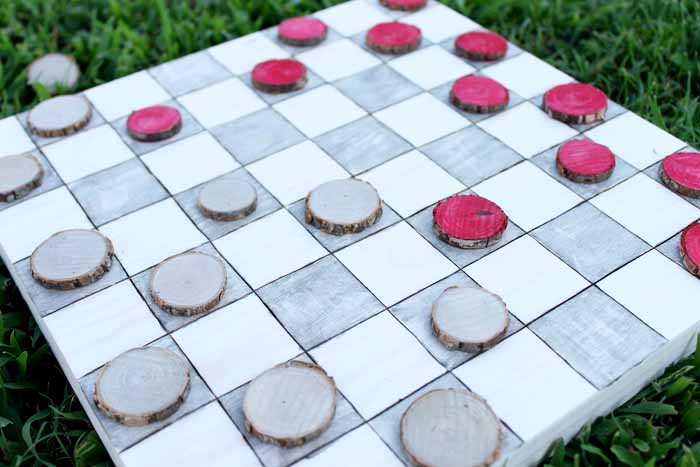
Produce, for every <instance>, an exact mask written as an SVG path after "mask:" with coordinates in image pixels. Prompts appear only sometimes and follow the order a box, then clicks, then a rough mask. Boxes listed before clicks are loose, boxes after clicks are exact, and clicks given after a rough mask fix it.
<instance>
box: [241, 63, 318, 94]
mask: <svg viewBox="0 0 700 467" xmlns="http://www.w3.org/2000/svg"><path fill="white" fill-rule="evenodd" d="M251 80H252V82H253V86H254V87H255V88H256V89H259V90H261V91H263V92H267V93H270V94H282V93H286V92H294V91H298V90H300V89H303V88H304V86H306V83H307V82H308V80H309V79H308V77H307V73H306V66H305V65H304V64H303V63H301V62H299V61H297V60H292V59H287V58H285V59H281V60H267V61H265V62H262V63H258V64H257V65H256V66H255V68H253V73H252V75H251Z"/></svg>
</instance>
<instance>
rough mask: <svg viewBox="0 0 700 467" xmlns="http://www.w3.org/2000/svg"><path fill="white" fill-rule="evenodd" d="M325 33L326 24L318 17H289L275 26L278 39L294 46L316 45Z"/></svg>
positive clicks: (324, 36)
mask: <svg viewBox="0 0 700 467" xmlns="http://www.w3.org/2000/svg"><path fill="white" fill-rule="evenodd" d="M327 35H328V26H326V24H325V23H324V22H323V21H321V20H320V19H317V18H312V17H310V16H303V17H297V18H289V19H287V20H284V21H282V22H281V23H280V25H279V27H278V28H277V36H278V38H279V40H280V41H281V42H283V43H285V44H287V45H291V46H295V47H310V46H314V45H318V44H320V43H321V42H323V41H324V40H326V36H327Z"/></svg>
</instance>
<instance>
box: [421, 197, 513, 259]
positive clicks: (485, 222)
mask: <svg viewBox="0 0 700 467" xmlns="http://www.w3.org/2000/svg"><path fill="white" fill-rule="evenodd" d="M507 227H508V216H506V214H505V213H504V212H503V210H502V209H501V208H500V207H499V206H498V205H497V204H496V203H494V202H492V201H489V200H488V199H486V198H482V197H481V196H477V195H455V196H451V197H449V198H447V199H444V200H442V201H440V202H438V203H437V205H436V206H435V208H433V229H434V230H435V234H436V235H437V236H438V238H439V239H440V240H442V241H443V242H446V243H448V244H450V245H452V246H456V247H458V248H463V249H475V248H486V247H488V246H490V245H493V244H494V243H496V242H498V241H499V240H500V239H501V237H502V236H503V232H505V230H506V228H507Z"/></svg>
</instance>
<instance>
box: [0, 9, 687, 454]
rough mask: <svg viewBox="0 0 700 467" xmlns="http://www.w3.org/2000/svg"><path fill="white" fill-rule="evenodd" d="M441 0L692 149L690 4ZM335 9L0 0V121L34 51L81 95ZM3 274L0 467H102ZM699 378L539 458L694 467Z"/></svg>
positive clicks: (683, 376) (24, 91)
mask: <svg viewBox="0 0 700 467" xmlns="http://www.w3.org/2000/svg"><path fill="white" fill-rule="evenodd" d="M441 1H442V2H443V3H445V4H447V5H449V6H451V7H453V8H455V9H457V10H458V11H460V12H462V13H464V14H466V15H468V16H470V17H471V18H472V19H474V20H475V21H477V22H479V23H481V24H482V25H484V26H486V27H488V28H490V29H493V30H495V31H497V32H499V33H501V34H503V35H505V36H507V37H508V38H509V39H510V40H511V41H512V42H514V43H516V44H518V45H519V46H521V47H523V48H525V49H526V50H529V51H530V52H532V53H534V54H535V55H537V56H539V57H541V58H543V59H545V60H547V61H548V62H549V63H551V64H552V65H554V66H556V67H558V68H560V69H562V70H563V71H565V72H566V73H568V74H570V75H572V76H574V77H576V78H577V79H579V80H581V81H585V82H590V83H592V84H595V85H596V86H598V87H600V88H601V89H603V90H604V91H605V92H607V93H608V95H609V96H610V98H611V99H613V100H615V101H617V102H618V103H620V104H622V105H623V106H625V107H626V108H628V109H630V110H632V111H634V112H636V113H638V114H640V115H642V116H643V117H645V118H647V119H648V120H650V121H652V122H653V123H654V124H655V125H657V126H659V127H661V128H664V129H666V130H668V131H670V132H671V133H673V134H674V135H676V136H678V137H679V138H681V139H683V140H685V141H687V142H688V143H689V144H690V145H691V146H694V147H698V146H699V145H700V109H699V101H698V96H699V95H700V92H699V91H700V2H697V1H694V0H688V1H679V0H441ZM340 2H341V0H296V1H294V0H169V1H166V0H0V117H5V116H9V115H13V114H15V113H18V112H21V111H23V110H26V109H28V108H31V107H32V106H33V105H34V104H36V103H37V102H38V101H39V100H41V99H43V98H46V94H45V92H43V90H41V89H32V88H29V87H27V86H26V72H25V70H26V67H27V65H28V64H29V63H30V62H31V61H32V60H33V59H34V58H36V57H38V56H40V55H42V54H44V53H47V52H53V51H60V52H65V53H69V54H72V55H73V56H75V58H76V59H77V61H78V63H79V64H80V67H81V69H82V70H83V76H82V77H81V80H80V83H79V87H80V89H84V88H89V87H92V86H95V85H97V84H100V83H105V82H108V81H112V80H114V79H116V78H118V77H120V76H124V75H127V74H130V73H133V72H135V71H138V70H141V69H144V68H147V67H150V66H153V65H156V64H158V63H162V62H164V61H167V60H170V59H173V58H176V57H179V56H181V55H185V54H188V53H191V52H194V51H198V50H201V49H204V48H206V47H208V46H211V45H214V44H217V43H220V42H223V41H225V40H228V39H231V38H234V37H237V36H241V35H244V34H248V33H250V32H253V31H256V30H258V29H261V28H266V27H269V26H273V25H275V24H277V23H279V22H280V21H281V20H282V19H284V18H287V17H290V16H296V15H301V14H305V13H309V12H313V11H316V10H318V9H321V8H324V7H327V6H330V5H332V4H336V3H340ZM640 137H643V135H640ZM0 144H2V142H1V141H0ZM8 277H9V275H8V273H7V271H6V270H5V269H4V268H1V267H0V466H14V467H19V466H33V465H37V466H39V465H41V466H52V465H56V466H80V467H83V466H109V465H111V462H110V461H109V459H108V457H107V455H106V453H105V452H104V450H103V449H102V447H101V444H100V442H99V440H98V439H97V436H96V435H95V433H94V431H92V428H91V426H90V424H89V422H88V421H87V417H86V416H85V414H84V413H83V411H82V409H81V407H80V404H79V403H78V402H77V400H76V398H75V397H74V395H73V393H72V391H71V389H70V387H69V386H68V384H67V382H66V380H65V378H64V376H63V374H62V372H61V370H60V368H59V366H58V363H57V362H56V360H55V359H54V357H53V355H52V354H51V351H50V349H49V348H48V346H47V344H46V341H45V340H44V338H43V337H42V335H41V333H40V331H39V329H38V327H37V326H36V324H35V323H34V321H33V320H32V318H31V316H30V313H29V310H28V309H27V307H26V305H25V304H24V302H23V301H22V299H21V297H20V295H19V293H18V292H17V290H16V289H15V287H14V284H13V283H12V281H11V280H10V279H9V278H8ZM699 381H700V354H699V355H696V356H693V357H691V358H689V359H687V360H684V361H682V362H680V363H678V364H677V365H675V366H674V367H672V368H670V369H669V370H668V371H667V372H666V374H665V375H664V376H663V377H662V378H661V379H660V380H658V381H657V382H655V383H653V384H652V385H650V386H649V387H648V388H646V389H645V390H644V391H642V393H640V394H639V395H638V396H637V397H636V398H635V399H633V400H632V401H630V402H629V403H628V404H627V405H625V406H624V407H623V408H621V409H620V410H618V411H616V412H615V413H614V414H613V415H611V416H608V417H606V418H603V419H600V420H598V421H596V422H595V423H594V424H593V425H592V426H591V427H589V428H587V429H585V430H584V431H583V432H582V433H581V434H580V435H579V436H578V437H577V438H576V439H575V440H574V441H572V442H571V443H570V444H569V445H568V446H566V448H565V447H564V445H563V443H562V444H559V445H558V446H555V448H554V449H553V450H552V452H551V455H550V457H549V458H548V459H547V460H546V462H547V463H549V464H551V465H555V466H564V465H629V466H633V467H652V466H661V465H663V466H676V465H679V466H682V467H690V466H697V465H698V464H699V463H700V385H699V384H698V382H699Z"/></svg>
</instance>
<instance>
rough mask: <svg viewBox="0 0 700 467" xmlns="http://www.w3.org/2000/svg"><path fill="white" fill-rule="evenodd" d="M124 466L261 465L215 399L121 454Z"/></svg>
mask: <svg viewBox="0 0 700 467" xmlns="http://www.w3.org/2000/svg"><path fill="white" fill-rule="evenodd" d="M121 458H122V460H123V461H124V465H125V467H153V466H154V465H167V466H168V467H192V466H195V465H206V466H207V467H231V466H233V465H235V466H236V467H261V465H260V462H259V461H258V458H257V457H255V454H254V453H253V451H252V450H251V449H250V447H248V444H247V443H246V442H245V440H244V439H243V436H241V433H240V432H239V431H238V430H237V429H236V426H235V425H234V424H233V422H232V421H231V419H230V418H229V417H228V415H226V412H224V410H223V409H222V408H221V406H220V405H219V404H218V403H217V402H212V403H210V404H209V405H206V406H204V407H203V408H201V409H199V410H197V411H196V412H194V413H191V414H189V415H187V416H185V417H183V418H181V419H180V420H178V421H176V422H175V423H173V424H172V425H169V426H167V427H165V428H163V429H162V430H160V431H158V432H156V433H155V434H154V435H152V436H150V437H148V438H146V439H145V440H143V441H141V442H140V443H139V444H137V445H136V446H133V447H131V448H129V449H127V450H126V451H124V452H123V453H122V454H121Z"/></svg>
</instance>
